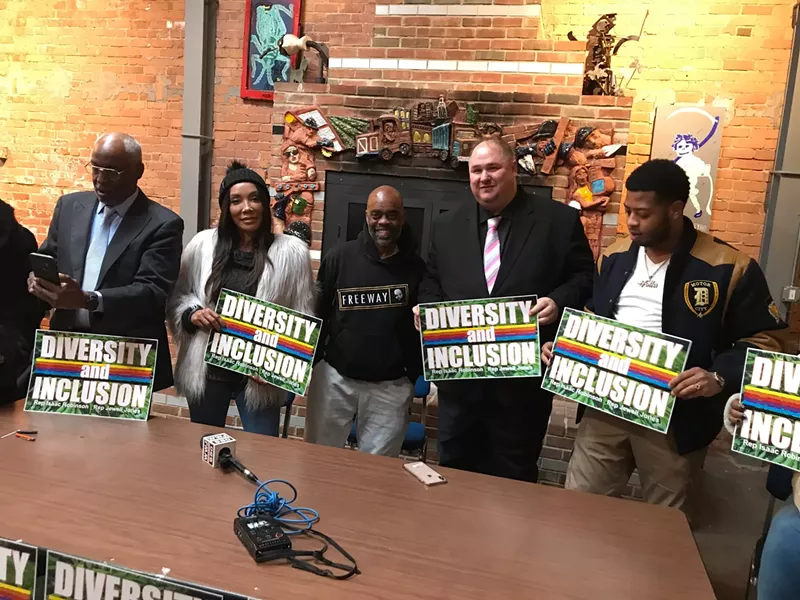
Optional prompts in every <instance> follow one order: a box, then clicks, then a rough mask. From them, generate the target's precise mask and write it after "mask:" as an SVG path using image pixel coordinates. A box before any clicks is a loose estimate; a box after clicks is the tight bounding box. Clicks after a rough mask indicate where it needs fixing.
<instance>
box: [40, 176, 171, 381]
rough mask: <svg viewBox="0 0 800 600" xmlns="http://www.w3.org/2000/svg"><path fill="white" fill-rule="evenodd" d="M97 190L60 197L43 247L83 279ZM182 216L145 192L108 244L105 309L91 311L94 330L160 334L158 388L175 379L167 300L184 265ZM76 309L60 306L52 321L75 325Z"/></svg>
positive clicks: (65, 327) (59, 326) (57, 325)
mask: <svg viewBox="0 0 800 600" xmlns="http://www.w3.org/2000/svg"><path fill="white" fill-rule="evenodd" d="M96 207H97V196H96V195H95V193H94V192H76V193H73V194H67V195H66V196H62V197H61V198H59V199H58V203H57V204H56V208H55V211H54V213H53V220H52V221H51V223H50V230H49V231H48V234H47V239H46V240H45V241H44V243H43V244H42V246H41V248H40V249H39V252H41V253H43V254H49V255H50V256H52V257H54V258H55V259H56V261H57V262H58V270H59V272H61V273H64V274H66V275H69V276H70V277H72V278H73V279H75V280H76V281H77V282H78V283H80V282H81V280H82V279H83V268H84V261H85V259H86V251H87V250H88V246H89V236H90V234H91V226H92V215H93V214H94V212H95V209H96ZM182 235H183V219H181V218H180V217H179V216H178V215H176V214H175V213H174V212H172V211H171V210H169V209H168V208H165V207H163V206H161V205H160V204H158V203H156V202H153V201H152V200H150V199H149V198H148V197H147V196H145V195H144V192H141V191H140V192H139V195H138V196H137V197H136V200H134V201H133V204H131V207H130V209H129V210H128V212H127V213H126V215H125V218H124V219H122V222H121V223H120V224H119V228H118V229H117V231H116V233H115V234H114V237H113V238H112V239H111V242H110V243H109V245H108V249H107V250H106V254H105V258H104V260H103V265H102V267H101V269H100V275H99V277H98V280H97V291H99V292H100V293H101V294H102V295H103V312H102V313H91V327H90V330H91V332H92V333H100V334H105V335H118V336H129V337H142V338H152V339H157V340H158V359H157V362H156V373H155V384H154V389H155V390H160V389H163V388H165V387H169V386H171V385H172V362H171V360H170V353H169V342H168V339H167V330H166V327H165V325H164V320H165V310H166V303H167V298H168V297H169V294H170V293H171V291H172V287H173V285H174V284H175V281H176V279H177V278H178V271H179V270H180V262H181V249H182ZM75 317H76V314H75V311H74V310H56V311H55V313H54V314H53V316H52V318H51V319H50V327H51V328H52V329H56V330H61V331H72V330H74V329H75Z"/></svg>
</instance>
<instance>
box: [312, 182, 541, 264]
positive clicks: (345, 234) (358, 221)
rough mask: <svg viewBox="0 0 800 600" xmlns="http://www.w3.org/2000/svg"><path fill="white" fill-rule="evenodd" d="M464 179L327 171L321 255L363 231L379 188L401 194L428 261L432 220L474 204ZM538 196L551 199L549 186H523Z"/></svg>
mask: <svg viewBox="0 0 800 600" xmlns="http://www.w3.org/2000/svg"><path fill="white" fill-rule="evenodd" d="M463 176H464V178H463V179H462V180H453V179H435V178H428V177H398V176H392V175H376V174H371V173H354V172H347V171H327V173H326V177H325V214H324V217H323V229H322V256H324V255H325V254H327V253H328V252H329V251H330V250H331V249H332V248H333V247H334V246H336V245H337V244H342V243H344V242H346V241H349V240H353V239H355V238H356V237H357V236H358V234H359V232H360V231H361V230H362V229H363V228H364V211H365V210H366V207H367V196H368V195H369V193H370V192H371V191H372V190H373V189H375V188H376V187H378V186H380V185H391V186H392V187H394V188H396V189H397V190H399V191H400V193H401V194H402V196H403V204H404V206H405V213H406V222H407V223H408V224H409V226H410V227H411V230H412V231H413V232H414V235H415V237H416V239H417V243H418V244H419V250H420V255H421V256H422V258H424V259H425V258H427V255H428V245H429V242H430V231H431V224H432V222H433V219H434V218H436V217H437V216H438V215H440V214H441V213H443V212H447V211H448V210H451V209H454V208H457V207H459V206H461V205H463V204H464V203H469V204H475V199H474V198H473V196H472V193H471V192H470V189H469V182H468V181H467V180H466V173H464V174H463ZM523 187H524V188H525V190H526V191H527V192H528V193H529V194H531V195H533V196H536V197H539V198H544V199H547V200H549V199H551V198H552V193H553V190H552V188H550V187H547V186H536V185H524V186H523Z"/></svg>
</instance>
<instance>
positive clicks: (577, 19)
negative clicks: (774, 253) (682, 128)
mask: <svg viewBox="0 0 800 600" xmlns="http://www.w3.org/2000/svg"><path fill="white" fill-rule="evenodd" d="M591 5H592V3H591V2H588V3H587V2H579V1H578V0H558V1H556V0H544V1H543V3H542V24H543V27H542V29H543V32H544V34H545V35H547V36H554V37H556V38H563V36H565V35H566V34H567V32H568V31H569V30H574V32H575V34H576V36H577V37H578V38H579V39H585V36H586V32H587V31H588V30H589V28H590V27H591V24H592V22H593V21H594V19H595V17H596V14H597V13H600V12H618V13H619V17H618V19H617V27H616V29H615V31H616V32H617V33H618V35H623V36H624V35H629V34H638V33H639V29H640V27H641V23H642V18H643V17H644V12H645V10H646V9H649V10H650V16H649V17H648V19H647V25H646V27H645V30H644V31H645V35H644V36H643V38H642V40H641V42H629V43H627V44H626V45H624V46H623V47H622V50H621V51H620V53H619V56H618V57H617V58H616V60H615V62H614V65H615V68H616V69H618V70H619V72H620V73H622V74H624V75H625V77H626V80H627V77H629V76H630V75H631V73H632V71H633V69H632V68H631V65H633V64H636V65H638V67H639V71H638V72H637V73H636V74H635V75H634V77H633V79H632V82H631V85H630V87H629V89H628V90H627V92H626V93H627V94H628V95H630V96H633V97H634V98H635V102H634V105H633V118H632V123H631V139H630V141H631V146H630V148H629V153H630V156H629V159H628V171H629V172H630V171H631V170H633V169H634V168H635V167H636V166H637V165H638V164H640V163H642V162H644V161H645V160H647V158H648V156H649V153H650V143H651V134H652V129H653V125H652V124H653V112H654V109H655V106H656V105H658V104H669V103H672V102H686V103H693V104H696V103H706V104H712V103H713V104H716V105H720V106H725V107H727V110H728V118H727V119H726V122H725V127H724V129H723V132H722V152H721V159H720V163H719V170H718V173H717V180H716V186H715V193H716V197H715V200H714V205H713V207H712V211H713V212H712V216H711V230H712V232H713V233H715V234H716V235H719V236H720V237H722V238H723V239H725V240H726V241H728V242H730V243H732V244H734V245H736V246H737V247H738V248H740V249H742V250H745V251H746V252H748V253H749V254H751V255H753V256H754V257H756V256H757V255H758V251H759V248H760V246H761V236H762V232H763V222H764V213H763V202H764V197H765V194H766V189H767V180H768V171H769V170H770V169H771V168H772V163H773V160H774V158H775V148H776V145H777V139H778V127H779V124H780V119H781V111H782V106H783V96H784V91H785V88H786V77H787V72H788V66H789V54H790V49H791V44H792V21H791V18H792V17H791V13H792V6H793V5H794V0H750V1H748V2H721V1H718V0H670V1H664V0H659V1H647V2H635V3H634V2H627V1H604V2H602V3H597V9H596V10H587V8H588V7H590V6H591ZM623 221H624V219H620V222H621V223H622V222H623Z"/></svg>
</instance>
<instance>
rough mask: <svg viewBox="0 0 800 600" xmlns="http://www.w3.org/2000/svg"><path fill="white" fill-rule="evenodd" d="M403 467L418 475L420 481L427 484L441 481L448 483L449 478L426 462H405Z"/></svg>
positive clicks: (435, 483)
mask: <svg viewBox="0 0 800 600" xmlns="http://www.w3.org/2000/svg"><path fill="white" fill-rule="evenodd" d="M403 468H404V469H405V470H406V471H408V472H409V473H411V474H412V475H413V476H414V477H416V478H417V479H418V480H419V481H421V482H422V483H424V484H425V485H426V486H431V485H439V484H440V483H447V479H445V478H444V476H443V475H440V474H439V473H437V472H436V471H434V470H433V469H431V468H430V467H429V466H428V465H426V464H425V463H424V462H407V463H403Z"/></svg>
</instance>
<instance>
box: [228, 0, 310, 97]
mask: <svg viewBox="0 0 800 600" xmlns="http://www.w3.org/2000/svg"><path fill="white" fill-rule="evenodd" d="M299 30H300V0H247V3H246V10H245V13H244V48H243V53H242V89H241V96H242V98H252V99H256V100H272V98H273V96H274V90H275V84H276V83H279V82H282V81H289V75H290V71H291V69H292V59H290V58H289V57H288V56H284V55H283V54H281V53H280V50H279V49H278V42H279V41H280V40H281V39H283V36H284V35H286V34H287V33H291V34H294V35H297V34H298V32H299Z"/></svg>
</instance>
